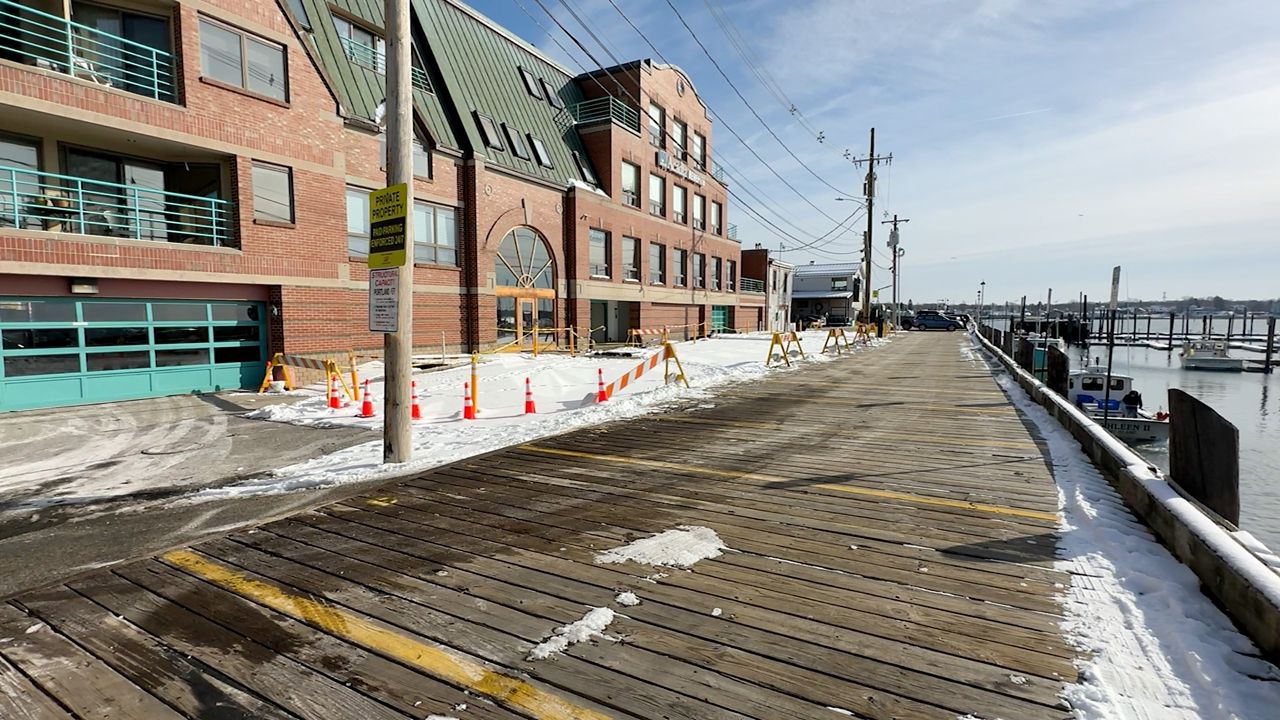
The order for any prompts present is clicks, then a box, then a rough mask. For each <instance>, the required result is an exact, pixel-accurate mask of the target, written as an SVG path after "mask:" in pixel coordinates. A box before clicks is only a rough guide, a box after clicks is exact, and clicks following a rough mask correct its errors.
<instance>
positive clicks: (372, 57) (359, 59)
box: [338, 36, 433, 93]
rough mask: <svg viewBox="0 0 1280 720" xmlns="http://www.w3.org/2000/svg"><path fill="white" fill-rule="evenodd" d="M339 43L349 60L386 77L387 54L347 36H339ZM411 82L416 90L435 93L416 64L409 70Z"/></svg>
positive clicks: (423, 72) (428, 79) (425, 75)
mask: <svg viewBox="0 0 1280 720" xmlns="http://www.w3.org/2000/svg"><path fill="white" fill-rule="evenodd" d="M338 42H339V43H340V44H341V45H342V51H343V52H344V53H346V55H347V59H348V60H350V61H351V62H353V63H355V64H356V65H359V66H361V67H363V68H368V69H369V70H372V71H374V72H376V73H378V74H379V75H386V72H387V54H386V53H385V52H383V51H381V50H378V49H377V48H371V47H369V46H368V45H365V44H364V43H362V42H359V41H356V40H353V39H351V38H349V37H345V36H339V37H338ZM409 82H410V83H411V84H412V85H413V87H414V89H415V90H421V91H422V92H425V93H429V92H433V90H432V88H431V79H430V78H428V77H427V73H426V71H425V70H423V69H422V68H420V67H418V66H417V64H416V63H415V64H414V65H412V66H411V67H410V68H409Z"/></svg>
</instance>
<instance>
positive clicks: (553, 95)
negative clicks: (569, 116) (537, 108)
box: [538, 78, 564, 110]
mask: <svg viewBox="0 0 1280 720" xmlns="http://www.w3.org/2000/svg"><path fill="white" fill-rule="evenodd" d="M538 82H539V83H540V84H541V85H542V93H543V94H544V95H546V96H547V104H548V105H550V106H551V107H553V108H555V109H557V110H563V109H564V100H561V99H560V93H558V92H556V89H555V88H553V87H551V83H549V82H547V79H546V78H538Z"/></svg>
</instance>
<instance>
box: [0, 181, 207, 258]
mask: <svg viewBox="0 0 1280 720" xmlns="http://www.w3.org/2000/svg"><path fill="white" fill-rule="evenodd" d="M230 218H231V203H230V202H228V201H226V200H222V199H220V198H209V197H199V196H196V195H183V194H181V193H174V192H167V191H164V190H158V189H155V188H150V187H145V186H142V185H121V184H118V183H108V182H102V181H100V180H90V179H88V178H79V177H71V176H69V175H56V174H54V173H46V172H38V171H34V170H30V169H28V168H18V167H9V166H4V165H0V227H3V226H7V227H15V228H22V229H27V230H47V231H50V232H68V233H76V234H80V235H102V236H107V237H119V238H132V239H134V240H154V241H158V242H176V243H187V244H192V245H212V246H215V247H216V246H220V245H227V244H229V241H230V239H231V220H230Z"/></svg>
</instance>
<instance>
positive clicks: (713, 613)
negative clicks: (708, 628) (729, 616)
mask: <svg viewBox="0 0 1280 720" xmlns="http://www.w3.org/2000/svg"><path fill="white" fill-rule="evenodd" d="M723 614H724V611H723V610H721V609H720V608H711V617H720V616H721V615H723Z"/></svg>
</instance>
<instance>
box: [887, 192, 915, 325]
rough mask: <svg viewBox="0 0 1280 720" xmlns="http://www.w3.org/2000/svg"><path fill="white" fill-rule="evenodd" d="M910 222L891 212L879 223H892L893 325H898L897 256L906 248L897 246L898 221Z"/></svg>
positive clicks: (890, 249)
mask: <svg viewBox="0 0 1280 720" xmlns="http://www.w3.org/2000/svg"><path fill="white" fill-rule="evenodd" d="M905 222H911V218H902V219H901V220H899V219H898V214H897V213H894V214H893V219H892V220H881V221H880V224H881V225H890V224H891V225H893V229H892V230H890V231H889V252H890V253H891V254H892V255H893V258H892V260H893V326H894V327H895V328H896V327H898V258H900V257H902V256H903V255H904V254H906V250H904V249H902V248H899V247H898V223H905Z"/></svg>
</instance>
